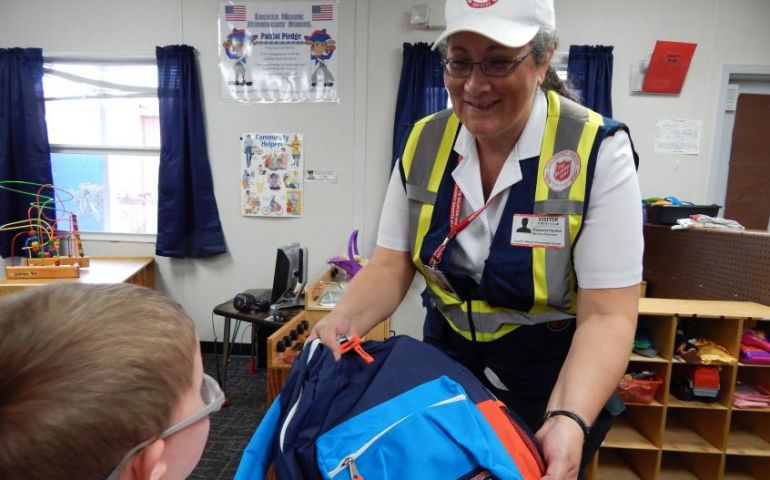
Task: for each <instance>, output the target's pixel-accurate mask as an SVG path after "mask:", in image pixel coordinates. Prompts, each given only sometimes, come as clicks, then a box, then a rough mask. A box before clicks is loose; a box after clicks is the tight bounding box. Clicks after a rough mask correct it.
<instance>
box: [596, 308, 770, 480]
mask: <svg viewBox="0 0 770 480" xmlns="http://www.w3.org/2000/svg"><path fill="white" fill-rule="evenodd" d="M685 320H686V321H688V322H689V324H690V325H689V326H690V327H691V328H692V329H694V330H695V332H696V334H697V336H702V337H704V338H707V339H710V340H713V341H714V342H716V343H717V344H719V345H722V346H723V347H725V349H726V350H727V351H728V352H729V353H730V354H731V355H732V356H734V357H737V356H738V352H739V349H740V337H741V334H742V332H743V329H744V327H745V328H749V327H753V326H756V324H757V323H761V324H765V325H766V324H767V320H770V307H768V306H764V305H759V304H756V303H751V302H732V301H724V302H723V301H709V300H707V301H703V300H674V299H658V298H642V299H640V302H639V322H638V327H637V328H638V330H639V332H640V333H641V334H644V336H646V337H647V338H649V339H650V340H651V341H652V343H653V345H654V348H656V349H657V350H658V354H657V355H656V356H655V357H645V356H642V355H638V354H632V355H631V356H630V358H629V370H628V371H639V370H651V371H653V372H654V373H655V375H657V376H658V377H660V378H661V379H662V380H663V384H662V385H661V387H660V389H659V390H658V392H657V393H656V394H655V396H654V399H653V400H652V401H651V402H650V403H647V404H640V403H627V404H626V411H625V412H624V413H623V414H621V416H620V417H618V418H617V419H616V422H615V425H614V426H613V427H612V429H611V430H610V432H609V433H608V435H607V438H606V439H605V440H604V443H602V447H601V449H600V450H599V453H598V455H597V457H596V458H595V459H594V462H593V463H592V468H591V469H589V475H588V477H589V478H590V479H592V480H595V479H641V480H655V479H666V480H668V479H674V480H678V479H700V480H723V479H726V480H748V479H763V480H764V479H767V478H770V473H769V472H770V408H748V409H738V408H735V407H733V397H734V395H735V386H736V382H748V383H761V384H763V385H770V365H748V364H744V363H738V364H737V365H728V364H716V365H718V366H719V369H720V372H719V378H720V391H719V395H718V397H717V398H716V399H715V401H713V402H705V401H698V400H683V399H682V398H679V397H677V396H676V395H675V394H674V393H671V392H672V389H671V386H672V380H676V379H677V377H679V376H681V375H682V374H684V373H686V372H687V369H688V368H691V367H690V365H691V364H689V363H687V362H685V361H683V360H682V359H681V358H679V357H677V356H676V352H675V349H676V345H675V339H676V330H677V326H678V324H679V322H680V321H685ZM675 391H676V392H677V394H680V393H681V390H676V389H675Z"/></svg>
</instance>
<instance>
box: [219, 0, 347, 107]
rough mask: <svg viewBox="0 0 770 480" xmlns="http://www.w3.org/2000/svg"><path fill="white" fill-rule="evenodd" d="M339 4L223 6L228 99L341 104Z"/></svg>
mask: <svg viewBox="0 0 770 480" xmlns="http://www.w3.org/2000/svg"><path fill="white" fill-rule="evenodd" d="M337 7H338V5H337V3H336V2H326V3H318V2H242V3H235V2H222V3H220V6H219V45H220V47H219V70H220V76H221V79H222V82H221V83H222V96H223V98H224V99H226V100H232V101H238V102H262V103H265V102H337V101H338V97H337V58H338V55H337V35H338V31H337Z"/></svg>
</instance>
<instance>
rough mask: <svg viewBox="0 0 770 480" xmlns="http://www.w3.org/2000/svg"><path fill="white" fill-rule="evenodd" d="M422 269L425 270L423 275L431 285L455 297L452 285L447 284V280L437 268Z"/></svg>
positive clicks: (425, 266) (425, 267) (428, 266)
mask: <svg viewBox="0 0 770 480" xmlns="http://www.w3.org/2000/svg"><path fill="white" fill-rule="evenodd" d="M423 268H424V269H425V274H426V275H427V276H428V278H429V279H430V280H431V281H432V282H433V283H435V284H436V285H438V286H439V287H441V289H442V290H445V291H447V292H449V293H451V294H453V295H457V292H455V289H454V288H452V284H451V283H449V280H447V278H446V275H444V272H442V271H441V270H439V269H438V268H433V267H431V266H430V265H423Z"/></svg>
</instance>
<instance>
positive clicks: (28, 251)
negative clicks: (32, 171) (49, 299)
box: [0, 180, 90, 279]
mask: <svg viewBox="0 0 770 480" xmlns="http://www.w3.org/2000/svg"><path fill="white" fill-rule="evenodd" d="M0 190H5V191H7V192H11V193H15V194H19V195H25V196H31V197H33V198H34V200H33V201H32V202H31V203H30V204H29V208H28V209H27V218H26V219H23V220H18V221H15V222H10V223H7V224H5V225H0V232H2V231H6V232H7V231H18V233H16V235H14V236H13V237H12V240H11V253H12V254H13V252H16V242H17V241H22V240H23V242H24V245H23V246H22V247H21V250H22V251H23V255H22V256H21V258H20V259H19V262H18V264H16V261H15V258H18V257H11V264H10V265H9V266H6V267H5V276H6V278H9V279H38V278H78V277H80V268H87V267H88V266H89V263H90V262H89V258H88V257H86V256H85V254H84V252H83V245H82V242H81V239H80V231H79V230H78V223H77V216H76V215H75V214H74V213H73V212H70V211H68V210H67V209H66V208H65V202H67V201H70V200H72V199H73V198H74V197H73V196H72V194H71V193H69V192H67V191H66V190H61V189H57V188H55V187H54V186H53V185H50V184H37V183H31V182H23V181H15V180H4V181H0ZM33 190H34V193H32V191H33ZM44 192H46V193H47V192H51V195H52V196H51V195H46V194H44ZM66 221H68V223H69V228H68V229H66V230H63V229H61V228H60V226H61V224H63V223H66Z"/></svg>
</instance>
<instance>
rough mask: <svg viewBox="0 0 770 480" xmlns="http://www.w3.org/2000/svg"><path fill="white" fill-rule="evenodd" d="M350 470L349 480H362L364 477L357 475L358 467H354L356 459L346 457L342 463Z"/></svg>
mask: <svg viewBox="0 0 770 480" xmlns="http://www.w3.org/2000/svg"><path fill="white" fill-rule="evenodd" d="M342 463H343V464H345V465H346V466H347V467H348V468H349V469H350V480H364V477H362V476H361V474H359V473H358V467H357V466H356V459H355V458H353V457H347V458H345V459H344V460H343V461H342Z"/></svg>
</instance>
